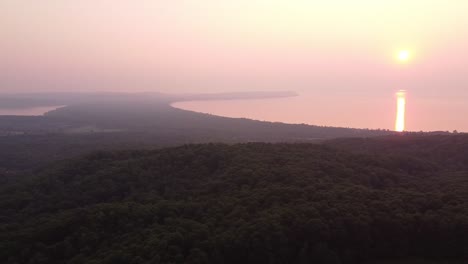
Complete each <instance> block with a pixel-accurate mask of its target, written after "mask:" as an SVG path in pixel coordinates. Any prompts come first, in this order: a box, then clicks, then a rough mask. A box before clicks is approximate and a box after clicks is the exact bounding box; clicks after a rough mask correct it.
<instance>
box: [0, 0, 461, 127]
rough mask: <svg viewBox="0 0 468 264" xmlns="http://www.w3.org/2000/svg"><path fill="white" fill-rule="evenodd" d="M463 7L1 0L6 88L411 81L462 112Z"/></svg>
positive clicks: (338, 85) (356, 92)
mask: <svg viewBox="0 0 468 264" xmlns="http://www.w3.org/2000/svg"><path fill="white" fill-rule="evenodd" d="M466 10H468V1H461V0H460V1H458V0H453V1H439V0H393V1H383V0H381V1H379V0H357V1H347V0H342V1H339V0H329V1H309V0H294V1H291V0H236V1H231V0H198V1H195V0H174V1H166V0H160V1H158V0H75V1H73V0H70V1H55V0H41V1H35V0H3V1H1V2H0V92H38V91H97V90H99V91H126V92H138V91H160V92H225V91H251V90H294V91H297V92H299V93H300V94H306V95H310V94H321V95H323V96H324V97H332V98H333V97H335V98H338V99H337V102H341V101H346V100H347V98H348V99H349V100H352V98H353V97H352V96H351V95H353V96H372V97H373V98H378V100H383V99H384V98H387V99H388V98H389V97H390V98H391V97H392V96H393V94H394V92H395V91H397V90H399V89H405V90H408V91H409V94H410V95H411V96H412V97H413V98H416V99H417V100H416V101H418V102H419V101H424V102H428V101H432V102H434V103H433V105H437V107H436V106H434V107H433V108H431V110H430V111H437V109H438V107H442V109H439V110H440V112H438V113H432V114H434V115H437V114H439V113H442V112H443V113H446V112H447V111H448V110H447V109H444V108H443V107H446V108H450V109H452V110H450V111H448V112H449V113H452V112H454V111H455V110H453V108H454V107H458V106H459V105H460V107H461V108H460V109H459V112H460V114H463V115H466V114H468V108H466V107H464V106H463V103H464V102H467V99H468V70H467V69H468V16H466V14H465V13H466ZM399 49H409V50H410V51H411V53H412V56H413V58H412V59H411V61H410V62H409V63H408V64H406V65H402V64H400V63H398V62H397V61H396V60H395V58H394V55H395V52H396V51H398V50H399ZM408 107H411V106H410V105H409V106H408ZM412 107H415V105H413V106H412ZM421 107H422V106H421ZM422 108H423V107H422ZM421 111H422V110H421V109H415V110H414V111H413V113H414V112H421ZM426 114H427V113H426ZM446 114H447V113H446ZM447 118H448V117H447ZM457 122H458V121H457ZM460 126H463V124H460ZM431 127H435V126H431ZM451 127H452V126H451Z"/></svg>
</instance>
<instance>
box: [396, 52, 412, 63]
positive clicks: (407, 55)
mask: <svg viewBox="0 0 468 264" xmlns="http://www.w3.org/2000/svg"><path fill="white" fill-rule="evenodd" d="M410 57H411V53H410V52H409V51H408V50H400V51H398V54H397V58H398V60H399V61H401V62H407V61H408V60H409V59H410Z"/></svg>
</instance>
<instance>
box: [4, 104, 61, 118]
mask: <svg viewBox="0 0 468 264" xmlns="http://www.w3.org/2000/svg"><path fill="white" fill-rule="evenodd" d="M60 107H63V106H41V107H27V108H0V115H15V116H41V115H44V114H45V113H47V112H49V111H52V110H55V109H57V108H60Z"/></svg>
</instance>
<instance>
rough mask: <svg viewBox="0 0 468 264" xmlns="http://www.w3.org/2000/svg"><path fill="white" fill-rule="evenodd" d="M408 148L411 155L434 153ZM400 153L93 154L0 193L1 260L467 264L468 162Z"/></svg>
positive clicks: (322, 149)
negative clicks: (456, 163)
mask: <svg viewBox="0 0 468 264" xmlns="http://www.w3.org/2000/svg"><path fill="white" fill-rule="evenodd" d="M390 140H393V139H390ZM414 140H417V139H414V138H413V139H408V141H407V144H408V146H410V148H412V149H413V148H422V149H423V148H425V147H430V146H427V145H425V144H421V145H419V144H413V143H414ZM425 140H427V144H429V145H432V143H431V139H429V138H426V139H425ZM461 140H462V139H460V141H456V142H455V141H452V140H443V141H440V142H443V145H444V148H445V149H447V150H448V149H454V150H456V151H454V152H446V154H445V155H453V154H449V153H456V152H458V151H459V150H460V148H459V144H460V142H461ZM464 140H465V141H464V142H465V143H466V142H467V137H464ZM383 142H384V143H385V142H387V141H386V140H384V141H383ZM440 142H439V143H440ZM351 143H352V144H354V143H353V142H351ZM351 143H350V144H349V145H351ZM384 143H382V144H384ZM439 143H437V144H439ZM340 144H341V145H346V144H344V141H343V142H340ZM440 144H442V143H440ZM462 146H463V148H462V150H463V151H466V145H462ZM401 148H402V149H404V147H402V146H401ZM400 151H402V150H398V151H397V150H396V148H395V149H394V151H393V152H388V153H380V154H379V155H375V154H374V153H373V152H369V153H367V150H366V149H364V148H363V149H362V150H361V151H360V153H353V152H351V151H348V150H344V148H341V149H338V148H336V147H331V146H327V145H313V144H266V143H250V144H237V145H231V146H229V145H222V144H206V145H187V146H182V147H177V148H169V149H162V150H153V151H129V152H98V153H94V154H92V155H88V156H86V157H83V158H80V159H75V160H71V161H67V162H62V163H59V164H56V165H55V166H52V167H49V168H48V169H45V170H43V171H42V172H40V173H39V174H38V175H36V176H34V177H33V178H32V179H29V180H27V181H25V182H22V183H16V184H10V185H8V186H2V187H1V188H2V189H1V190H0V212H1V215H0V262H2V263H113V264H114V263H117V264H118V263H135V264H137V263H233V264H234V263H324V264H326V263H341V264H346V263H380V262H379V261H384V260H390V261H394V262H385V263H413V262H411V261H410V262H400V260H402V259H413V258H417V259H419V260H420V262H414V263H464V262H463V261H464V260H466V259H467V258H468V192H467V190H468V170H467V167H468V165H467V164H465V165H464V166H446V165H447V163H446V160H447V157H436V156H433V157H432V156H431V157H425V156H423V155H421V156H419V157H417V158H415V159H412V160H411V161H410V162H409V163H408V162H406V156H405V155H399V153H400ZM465 153H466V152H465ZM453 157H454V159H459V158H460V157H461V156H453ZM405 162H406V163H405ZM402 164H403V165H402ZM429 260H431V262H429ZM432 261H434V262H432Z"/></svg>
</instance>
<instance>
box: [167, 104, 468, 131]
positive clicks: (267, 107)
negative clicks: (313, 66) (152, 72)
mask: <svg viewBox="0 0 468 264" xmlns="http://www.w3.org/2000/svg"><path fill="white" fill-rule="evenodd" d="M389 97H390V98H381V97H377V96H355V97H353V96H349V95H346V96H341V97H340V96H333V97H332V96H328V97H327V96H321V95H301V96H298V97H289V98H274V99H260V100H220V101H189V102H177V103H174V104H173V106H174V107H176V108H180V109H185V110H191V111H196V112H202V113H209V114H213V115H220V116H227V117H245V118H251V119H256V120H264V121H274V122H276V121H278V122H285V123H305V124H311V125H325V126H339V127H355V128H372V129H377V128H381V129H391V130H393V128H394V124H395V112H396V101H395V100H396V99H395V98H393V97H392V96H389ZM406 110H407V111H406V112H407V113H406V119H407V125H406V128H407V130H410V131H420V130H424V131H436V130H442V131H452V130H458V131H468V121H467V119H466V116H468V104H465V103H464V102H463V100H462V99H460V100H454V99H451V100H446V101H445V100H441V99H440V98H438V99H429V98H426V99H418V98H412V97H411V96H409V97H408V98H407V109H406Z"/></svg>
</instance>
